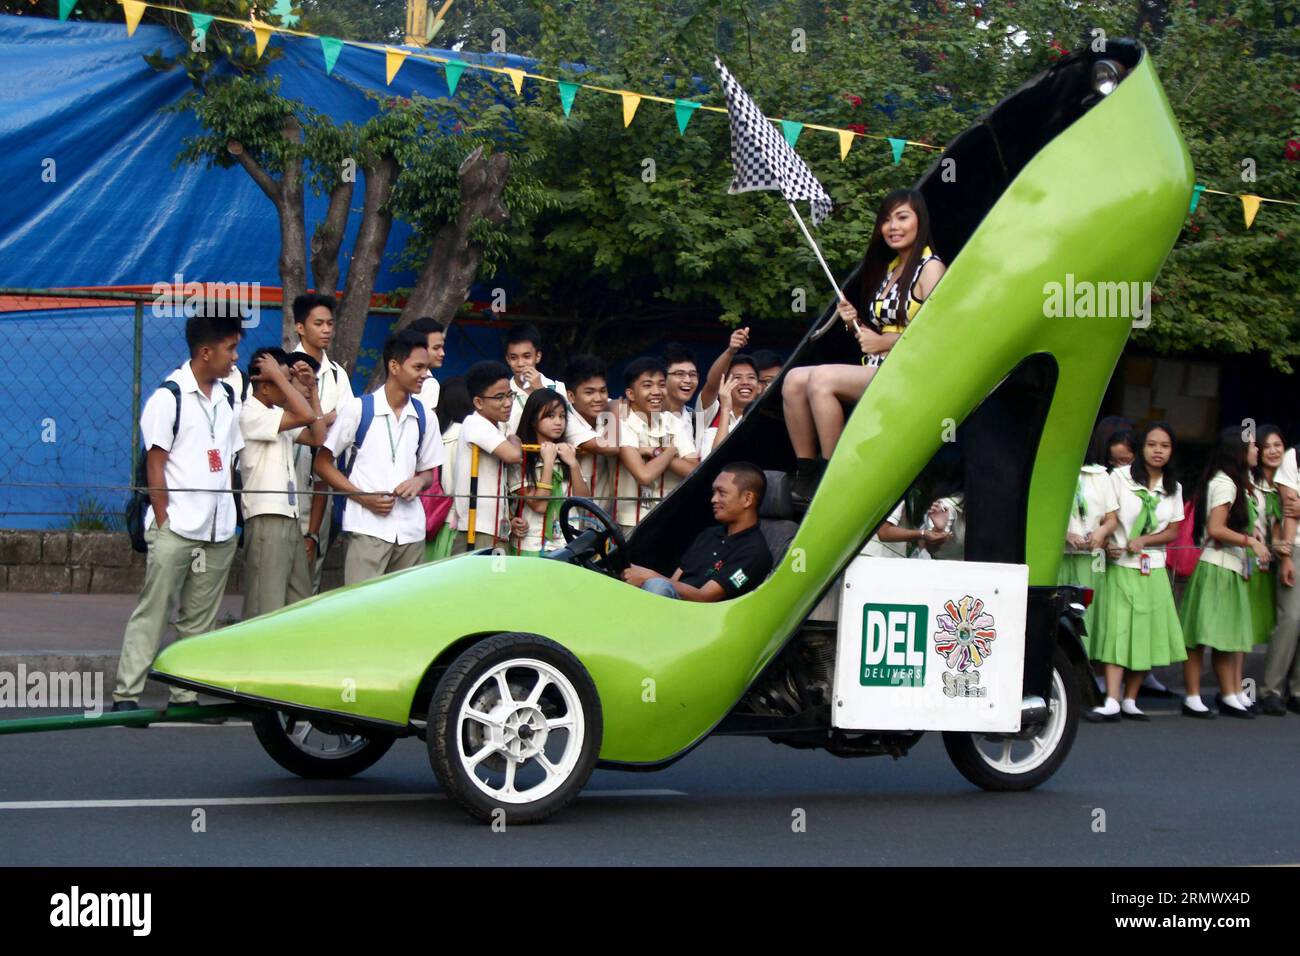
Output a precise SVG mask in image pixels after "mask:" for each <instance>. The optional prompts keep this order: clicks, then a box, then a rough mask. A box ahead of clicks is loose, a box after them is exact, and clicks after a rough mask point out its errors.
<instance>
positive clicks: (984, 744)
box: [973, 669, 1065, 775]
mask: <svg viewBox="0 0 1300 956" xmlns="http://www.w3.org/2000/svg"><path fill="white" fill-rule="evenodd" d="M1064 735H1065V679H1064V678H1063V677H1062V676H1061V672H1060V671H1058V670H1055V669H1053V670H1052V694H1051V698H1050V699H1049V700H1048V702H1047V720H1045V721H1044V722H1043V726H1042V728H1041V729H1040V730H1039V731H1038V733H1036V734H1034V736H1032V737H1029V738H1027V739H1024V740H1020V739H1017V738H1016V737H1012V736H1008V735H1005V734H987V735H985V734H975V735H973V736H974V740H975V752H976V753H977V754H979V756H980V759H981V760H983V761H984V762H985V763H986V764H988V765H989V766H990V767H992V768H993V769H994V770H996V771H998V772H999V773H1006V774H1017V775H1018V774H1025V773H1030V772H1031V771H1034V770H1037V769H1038V768H1039V767H1041V766H1042V765H1043V764H1044V763H1046V762H1047V761H1048V760H1049V759H1050V758H1051V756H1052V754H1054V753H1056V748H1057V747H1058V746H1059V745H1060V743H1061V738H1062V737H1063V736H1064Z"/></svg>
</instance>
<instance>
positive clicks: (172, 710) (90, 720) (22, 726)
mask: <svg viewBox="0 0 1300 956" xmlns="http://www.w3.org/2000/svg"><path fill="white" fill-rule="evenodd" d="M254 713H255V710H254V709H253V708H251V707H245V706H243V705H242V704H192V705H189V706H185V707H169V708H167V709H166V710H124V711H119V712H117V713H113V712H112V711H104V713H102V714H99V715H98V716H93V715H87V714H58V715H56V716H53V717H27V718H22V719H19V720H0V734H35V733H40V732H41V731H43V730H91V729H93V728H95V727H148V726H149V725H150V724H175V723H187V722H190V721H195V720H210V719H212V718H213V717H221V718H225V719H237V718H245V717H251V716H252V715H253V714H254Z"/></svg>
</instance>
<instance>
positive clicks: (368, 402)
mask: <svg viewBox="0 0 1300 956" xmlns="http://www.w3.org/2000/svg"><path fill="white" fill-rule="evenodd" d="M407 401H408V402H410V403H411V404H412V405H414V406H415V420H416V424H417V425H418V426H419V427H418V430H417V432H416V439H415V460H416V463H417V464H418V463H419V461H420V446H421V445H423V444H424V430H425V427H426V425H427V421H428V420H427V419H426V417H425V411H424V403H423V402H421V401H420V400H419V399H418V398H414V397H411V398H408V399H407ZM374 420H375V393H374V392H366V394H364V395H362V396H361V421H360V422H359V423H358V424H357V434H356V437H354V438H353V439H352V448H351V454H349V455H347V460H346V461H340V462H339V471H341V472H343V474H344V475H345V476H347V475H351V474H352V466H353V465H355V464H356V462H357V450H358V449H360V448H361V445H362V443H364V442H365V440H366V435H367V434H368V433H369V432H370V426H371V424H372V423H373V422H374ZM347 500H348V499H347V496H346V495H335V496H334V504H333V508H332V511H331V514H330V518H331V522H332V525H333V528H334V530H333V532H332V533H334V534H337V533H338V532H340V531H342V530H343V507H344V505H346V504H347Z"/></svg>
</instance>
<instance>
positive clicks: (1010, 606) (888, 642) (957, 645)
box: [832, 557, 1029, 732]
mask: <svg viewBox="0 0 1300 956" xmlns="http://www.w3.org/2000/svg"><path fill="white" fill-rule="evenodd" d="M1028 585H1029V569H1028V568H1027V567H1026V566H1025V565H1018V564H985V563H975V562H971V563H966V562H960V561H909V560H903V559H898V558H866V557H860V558H857V559H856V560H855V561H854V562H853V563H852V564H851V565H849V568H848V570H847V571H846V572H845V575H844V588H843V590H842V591H841V594H840V615H839V621H840V625H839V641H838V653H837V655H836V664H835V706H834V713H833V717H832V721H833V723H834V725H835V726H836V727H843V728H846V729H852V730H971V731H986V732H997V731H1003V732H1011V731H1016V730H1019V729H1020V704H1021V697H1022V693H1021V686H1022V680H1023V676H1024V666H1025V603H1026V600H1027V598H1028Z"/></svg>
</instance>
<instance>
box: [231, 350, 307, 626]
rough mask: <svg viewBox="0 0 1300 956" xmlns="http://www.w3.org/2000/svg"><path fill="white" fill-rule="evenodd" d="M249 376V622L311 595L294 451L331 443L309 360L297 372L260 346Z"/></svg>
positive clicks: (245, 454)
mask: <svg viewBox="0 0 1300 956" xmlns="http://www.w3.org/2000/svg"><path fill="white" fill-rule="evenodd" d="M248 377H249V380H250V381H251V382H252V389H251V390H250V391H249V394H248V400H247V401H246V402H244V410H243V412H242V413H241V415H240V418H239V427H240V430H241V431H242V432H243V433H244V450H243V451H242V452H240V455H239V470H240V473H241V475H242V477H243V479H244V492H245V493H244V495H243V507H244V613H243V617H244V619H245V620H247V619H248V618H251V617H257V616H258V615H259V614H266V613H267V612H269V611H275V610H278V609H279V608H282V607H285V606H286V605H289V604H293V603H294V602H296V601H301V600H302V599H303V598H306V597H310V596H311V569H310V567H309V566H308V561H307V551H306V549H304V548H303V546H302V534H301V532H300V531H299V530H298V514H299V508H300V506H302V505H305V504H306V499H305V498H304V497H303V496H302V495H301V494H300V493H299V489H298V477H297V475H296V474H295V472H294V466H293V453H294V448H295V446H296V445H303V446H307V447H310V448H317V447H319V446H320V443H321V442H322V441H324V440H325V415H324V413H323V412H322V411H321V408H320V396H319V395H318V394H317V388H316V373H315V372H313V371H312V369H311V367H310V366H309V365H308V364H307V363H306V362H305V361H299V362H298V363H297V364H296V365H294V366H293V367H292V368H291V367H290V365H289V356H288V355H287V354H286V353H285V352H284V350H283V349H279V348H263V349H258V350H257V351H256V352H254V353H253V357H252V359H251V360H250V361H249V363H248ZM272 491H275V492H277V493H276V494H271V492H272Z"/></svg>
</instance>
